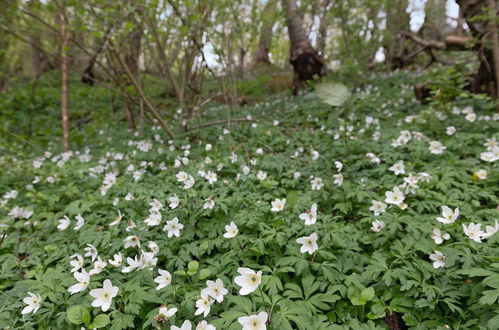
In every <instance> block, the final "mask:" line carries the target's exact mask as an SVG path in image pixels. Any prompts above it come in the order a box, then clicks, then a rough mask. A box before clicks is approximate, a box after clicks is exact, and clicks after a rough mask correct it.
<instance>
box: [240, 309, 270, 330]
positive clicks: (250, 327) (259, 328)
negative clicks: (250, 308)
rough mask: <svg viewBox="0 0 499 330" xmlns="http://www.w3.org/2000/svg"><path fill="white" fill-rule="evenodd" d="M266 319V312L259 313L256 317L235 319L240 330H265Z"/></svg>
mask: <svg viewBox="0 0 499 330" xmlns="http://www.w3.org/2000/svg"><path fill="white" fill-rule="evenodd" d="M267 318H268V314H267V313H266V312H260V313H259V314H258V315H250V316H241V317H240V318H238V319H237V322H239V323H240V324H241V325H242V326H243V329H242V330H267V325H266V324H265V323H267Z"/></svg>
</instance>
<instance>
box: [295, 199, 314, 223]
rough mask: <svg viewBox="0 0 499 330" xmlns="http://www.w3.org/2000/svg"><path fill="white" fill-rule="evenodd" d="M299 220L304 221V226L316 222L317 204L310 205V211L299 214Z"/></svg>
mask: <svg viewBox="0 0 499 330" xmlns="http://www.w3.org/2000/svg"><path fill="white" fill-rule="evenodd" d="M299 218H300V219H301V220H304V221H305V226H310V225H313V224H314V223H315V222H316V221H317V204H316V203H314V204H312V207H311V208H310V210H308V211H306V212H305V213H302V214H300V215H299Z"/></svg>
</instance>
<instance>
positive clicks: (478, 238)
mask: <svg viewBox="0 0 499 330" xmlns="http://www.w3.org/2000/svg"><path fill="white" fill-rule="evenodd" d="M481 227H482V225H481V224H479V223H473V222H472V223H470V224H469V225H468V227H466V226H465V225H464V224H463V231H464V233H465V234H466V236H468V237H469V238H471V239H472V240H474V241H475V242H478V243H481V242H482V238H483V236H484V235H486V234H485V233H484V232H483V231H482V229H481Z"/></svg>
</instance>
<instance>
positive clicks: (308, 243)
mask: <svg viewBox="0 0 499 330" xmlns="http://www.w3.org/2000/svg"><path fill="white" fill-rule="evenodd" d="M296 242H297V243H298V244H301V245H302V246H301V247H300V252H301V253H305V252H308V254H312V253H314V252H315V251H317V249H318V248H319V246H318V245H317V234H316V233H313V234H312V235H310V236H304V237H300V238H298V239H297V240H296Z"/></svg>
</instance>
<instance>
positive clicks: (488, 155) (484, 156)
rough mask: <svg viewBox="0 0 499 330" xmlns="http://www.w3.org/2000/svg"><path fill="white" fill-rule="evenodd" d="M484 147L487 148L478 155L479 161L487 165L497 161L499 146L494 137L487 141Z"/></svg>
mask: <svg viewBox="0 0 499 330" xmlns="http://www.w3.org/2000/svg"><path fill="white" fill-rule="evenodd" d="M484 146H485V147H486V148H487V151H485V152H482V153H481V154H480V159H481V160H483V161H485V162H489V163H493V162H495V161H497V160H499V144H498V142H497V140H496V138H495V137H493V138H490V139H487V140H486V141H485V143H484Z"/></svg>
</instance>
